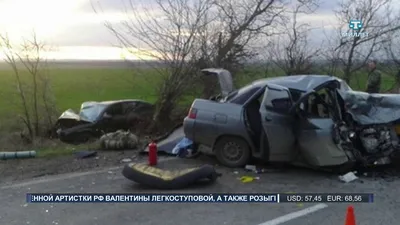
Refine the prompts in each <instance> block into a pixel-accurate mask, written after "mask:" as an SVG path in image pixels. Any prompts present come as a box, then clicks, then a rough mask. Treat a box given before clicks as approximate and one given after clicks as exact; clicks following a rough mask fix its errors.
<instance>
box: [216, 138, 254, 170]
mask: <svg viewBox="0 0 400 225" xmlns="http://www.w3.org/2000/svg"><path fill="white" fill-rule="evenodd" d="M214 149H215V156H216V158H217V160H218V161H219V162H220V163H221V164H222V165H224V166H227V167H243V166H245V165H246V164H247V163H248V161H249V160H250V157H251V153H250V147H249V145H248V144H247V142H246V141H244V140H243V139H241V138H238V137H223V138H222V139H220V140H218V142H217V143H216V144H215V148H214Z"/></svg>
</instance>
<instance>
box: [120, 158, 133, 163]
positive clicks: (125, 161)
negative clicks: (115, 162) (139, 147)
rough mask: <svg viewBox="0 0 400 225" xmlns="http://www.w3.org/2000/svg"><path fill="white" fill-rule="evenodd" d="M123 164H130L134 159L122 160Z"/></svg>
mask: <svg viewBox="0 0 400 225" xmlns="http://www.w3.org/2000/svg"><path fill="white" fill-rule="evenodd" d="M121 162H122V163H129V162H132V159H130V158H125V159H122V160H121Z"/></svg>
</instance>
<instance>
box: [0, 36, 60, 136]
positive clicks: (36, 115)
mask: <svg viewBox="0 0 400 225" xmlns="http://www.w3.org/2000/svg"><path fill="white" fill-rule="evenodd" d="M0 47H2V48H3V49H4V52H3V53H4V55H5V61H6V63H7V64H8V65H9V66H10V67H11V69H12V72H13V75H14V77H15V84H16V86H17V94H18V96H19V99H20V102H19V103H18V104H19V106H20V108H21V114H20V115H19V116H20V119H21V120H22V122H23V124H24V125H25V128H26V129H27V131H28V136H25V134H24V138H25V140H26V141H28V142H31V141H32V140H33V139H34V138H35V137H37V136H40V135H47V134H48V133H47V132H48V131H50V129H51V127H52V126H53V125H54V120H53V119H54V115H55V113H56V109H55V102H54V98H53V96H52V92H51V87H50V80H49V77H48V76H47V73H46V72H47V71H46V60H45V59H44V58H43V57H42V55H41V54H42V51H45V47H46V46H45V45H44V44H43V43H41V42H40V41H39V40H38V39H37V36H36V33H35V32H33V34H32V37H31V38H30V39H23V40H22V43H21V44H14V43H12V41H11V40H10V39H9V37H8V35H0ZM21 134H23V133H21Z"/></svg>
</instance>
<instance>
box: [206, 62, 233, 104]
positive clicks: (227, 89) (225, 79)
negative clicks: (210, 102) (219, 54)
mask: <svg viewBox="0 0 400 225" xmlns="http://www.w3.org/2000/svg"><path fill="white" fill-rule="evenodd" d="M201 72H203V73H204V74H205V75H216V76H217V77H218V81H219V85H220V88H221V94H222V97H226V96H227V95H229V93H231V92H232V91H234V90H235V87H234V86H233V80H232V74H231V73H230V72H229V71H228V70H225V69H221V68H207V69H203V70H201Z"/></svg>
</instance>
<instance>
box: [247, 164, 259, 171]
mask: <svg viewBox="0 0 400 225" xmlns="http://www.w3.org/2000/svg"><path fill="white" fill-rule="evenodd" d="M244 169H245V170H248V171H252V172H255V171H257V167H256V166H254V165H246V166H245V167H244Z"/></svg>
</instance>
